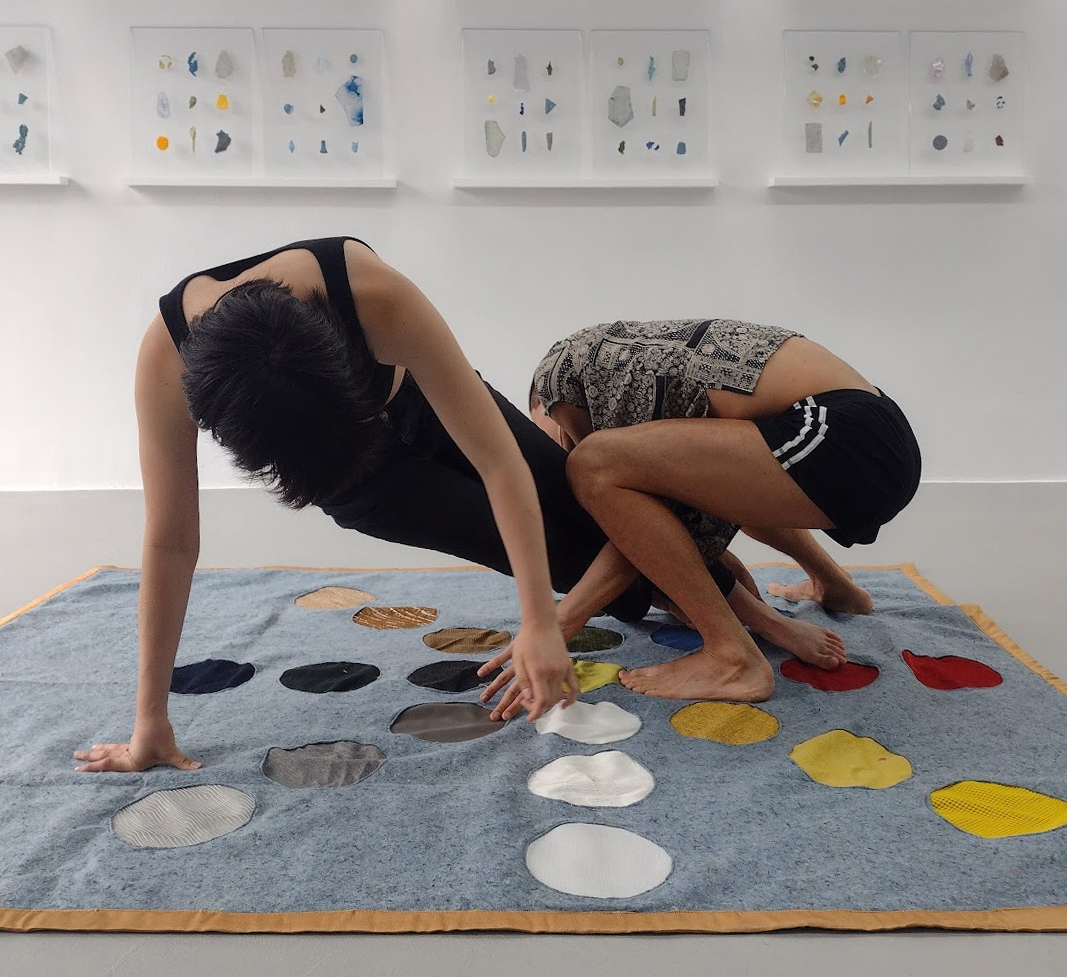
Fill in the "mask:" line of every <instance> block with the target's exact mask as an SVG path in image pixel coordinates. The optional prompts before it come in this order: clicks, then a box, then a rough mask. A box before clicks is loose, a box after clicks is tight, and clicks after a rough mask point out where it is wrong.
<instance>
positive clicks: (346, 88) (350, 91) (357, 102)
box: [335, 75, 363, 126]
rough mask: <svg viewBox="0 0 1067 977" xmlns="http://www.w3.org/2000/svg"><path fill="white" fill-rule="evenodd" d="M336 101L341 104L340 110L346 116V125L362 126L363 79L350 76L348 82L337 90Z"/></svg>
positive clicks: (357, 76)
mask: <svg viewBox="0 0 1067 977" xmlns="http://www.w3.org/2000/svg"><path fill="white" fill-rule="evenodd" d="M335 97H336V99H337V101H338V102H340V103H341V108H343V109H344V110H345V115H346V116H348V124H349V125H353V126H361V125H363V79H362V78H360V77H359V75H351V76H349V78H348V80H347V81H346V82H345V83H344V84H343V85H342V86H341V87H340V88H338V89H337V92H336V95H335Z"/></svg>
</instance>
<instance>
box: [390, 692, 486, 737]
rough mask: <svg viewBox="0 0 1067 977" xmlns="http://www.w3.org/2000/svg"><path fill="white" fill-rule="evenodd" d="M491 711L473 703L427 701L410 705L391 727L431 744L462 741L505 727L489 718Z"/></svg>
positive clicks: (393, 730)
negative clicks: (417, 704)
mask: <svg viewBox="0 0 1067 977" xmlns="http://www.w3.org/2000/svg"><path fill="white" fill-rule="evenodd" d="M491 713H492V710H491V709H483V708H482V707H481V706H477V705H475V704H474V703H473V702H440V703H438V702H428V703H423V704H422V705H419V706H409V707H408V708H407V709H405V710H404V711H403V712H402V713H401V714H400V715H399V716H397V717H396V719H394V720H393V724H392V725H391V726H390V727H389V729H390V730H391V731H392V732H394V733H407V734H408V736H415V737H417V738H418V739H420V740H429V741H430V742H431V743H462V742H464V741H466V740H476V739H481V737H483V736H489V735H490V734H491V733H496V732H499V731H500V730H502V729H503V728H504V725H505V724H504V723H502V722H493V721H492V720H491V719H490V718H489V716H490V714H491Z"/></svg>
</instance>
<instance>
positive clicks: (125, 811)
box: [111, 784, 256, 848]
mask: <svg viewBox="0 0 1067 977" xmlns="http://www.w3.org/2000/svg"><path fill="white" fill-rule="evenodd" d="M255 807H256V802H255V800H254V799H253V798H252V797H250V796H249V795H248V794H246V793H244V792H243V791H239V790H235V789H234V788H233V787H221V786H219V785H218V784H207V785H205V786H202V787H179V788H177V789H176V790H157V791H156V792H155V793H154V794H149V795H148V796H147V797H142V798H141V799H140V800H139V801H134V802H133V803H132V804H130V805H128V806H126V807H124V808H122V810H121V811H117V812H116V813H115V815H114V816H113V817H112V818H111V827H112V829H113V830H114V832H115V834H116V835H118V836H119V837H120V838H121V839H122V840H123V841H125V842H126V843H127V844H129V845H134V846H135V847H137V848H183V847H185V846H186V845H199V844H201V843H202V842H205V841H211V839H212V838H219V837H221V836H222V835H225V834H229V833H230V832H231V831H236V830H237V829H238V828H240V827H243V826H244V825H246V824H248V822H249V821H250V820H251V818H252V812H253V811H254V810H255Z"/></svg>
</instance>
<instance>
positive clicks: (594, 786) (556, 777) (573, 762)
mask: <svg viewBox="0 0 1067 977" xmlns="http://www.w3.org/2000/svg"><path fill="white" fill-rule="evenodd" d="M526 786H527V787H528V788H529V790H530V793H531V794H536V795H537V796H538V797H547V798H549V799H550V800H554V801H566V802H567V803H568V804H576V805H578V806H580V807H629V806H630V805H631V804H636V803H637V802H638V801H640V800H644V798H646V797H648V795H649V794H651V793H652V788H653V787H655V786H656V782H655V780H653V779H652V774H650V773H649V772H648V771H647V770H646V769H645V768H644V767H642V766H641V764H640V763H638V762H637V761H636V760H634V759H633V758H632V757H630V756H628V755H627V754H626V753H623V752H621V751H620V750H608V751H606V752H604V753H596V754H594V755H593V756H564V757H560V758H559V759H558V760H553V761H552V762H551V763H548V764H546V765H545V766H543V767H542V768H541V769H540V770H535V771H534V772H533V773H532V774H531V775H530V779H529V780H528V781H527V783H526Z"/></svg>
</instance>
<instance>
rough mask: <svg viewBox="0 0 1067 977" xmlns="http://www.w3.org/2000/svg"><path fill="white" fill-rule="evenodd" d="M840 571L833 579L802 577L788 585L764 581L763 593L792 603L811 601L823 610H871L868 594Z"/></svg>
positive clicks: (865, 612) (871, 603)
mask: <svg viewBox="0 0 1067 977" xmlns="http://www.w3.org/2000/svg"><path fill="white" fill-rule="evenodd" d="M841 574H842V576H841V578H840V579H835V580H819V579H813V580H805V581H803V582H802V583H794V584H789V585H788V586H784V585H782V584H779V583H772V584H768V585H767V593H768V594H770V595H771V596H772V597H782V598H784V599H785V600H788V601H792V602H793V603H794V604H797V603H799V602H800V601H802V600H813V601H815V602H816V603H818V604H821V605H822V606H823V608H824V609H825V610H828V611H836V612H837V613H840V614H870V613H871V611H873V610H874V601H873V600H872V599H871V595H870V594H869V593H867V591H866V590H864V589H863V588H862V587H859V586H857V585H856V584H854V583H853V582H852V575H851V574H850V573H849V572H848V571H847V570H842V571H841Z"/></svg>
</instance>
